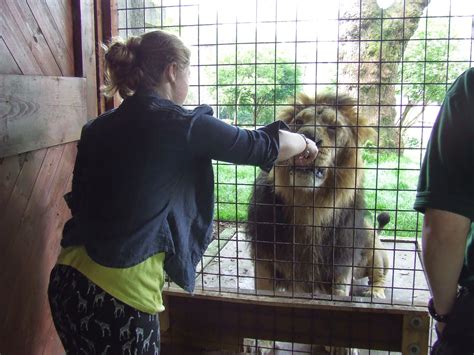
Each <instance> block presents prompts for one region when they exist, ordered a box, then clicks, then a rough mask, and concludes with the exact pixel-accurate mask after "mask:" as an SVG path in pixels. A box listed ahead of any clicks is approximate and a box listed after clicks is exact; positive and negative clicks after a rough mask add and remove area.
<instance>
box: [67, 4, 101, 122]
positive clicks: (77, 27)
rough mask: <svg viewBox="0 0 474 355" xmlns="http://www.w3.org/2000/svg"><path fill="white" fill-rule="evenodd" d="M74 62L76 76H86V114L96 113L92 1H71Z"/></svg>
mask: <svg viewBox="0 0 474 355" xmlns="http://www.w3.org/2000/svg"><path fill="white" fill-rule="evenodd" d="M72 14H73V31H74V62H75V71H76V76H82V77H85V78H87V83H86V85H87V87H86V94H87V116H88V117H90V118H92V117H96V116H97V114H98V103H97V71H96V70H97V67H96V66H97V62H96V59H97V58H96V50H95V47H96V40H95V26H94V16H95V15H94V1H93V0H83V1H77V2H73V7H72Z"/></svg>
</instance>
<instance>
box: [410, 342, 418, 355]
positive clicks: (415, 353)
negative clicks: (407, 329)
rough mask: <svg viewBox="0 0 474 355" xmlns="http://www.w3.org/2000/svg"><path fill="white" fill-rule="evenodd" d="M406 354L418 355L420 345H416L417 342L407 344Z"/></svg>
mask: <svg viewBox="0 0 474 355" xmlns="http://www.w3.org/2000/svg"><path fill="white" fill-rule="evenodd" d="M408 354H412V355H419V354H420V347H419V346H418V344H410V345H409V346H408Z"/></svg>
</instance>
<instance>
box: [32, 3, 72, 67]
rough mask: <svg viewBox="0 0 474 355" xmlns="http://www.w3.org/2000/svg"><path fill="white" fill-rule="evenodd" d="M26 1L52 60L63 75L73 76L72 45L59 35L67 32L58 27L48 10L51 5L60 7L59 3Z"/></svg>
mask: <svg viewBox="0 0 474 355" xmlns="http://www.w3.org/2000/svg"><path fill="white" fill-rule="evenodd" d="M27 3H28V6H29V8H30V9H31V12H32V14H33V17H34V19H35V20H36V22H37V23H38V25H39V31H41V33H42V34H43V35H44V38H45V40H46V43H47V45H48V47H49V49H50V51H51V53H52V55H53V57H54V60H55V61H56V63H57V64H58V66H59V68H60V70H61V74H62V75H63V76H73V75H74V58H73V53H72V47H70V44H71V43H68V42H65V41H64V40H63V37H62V35H61V33H63V32H66V33H67V31H64V30H65V28H64V27H62V28H60V27H58V26H57V24H56V21H55V19H54V18H53V16H52V14H51V12H50V10H49V9H50V7H51V6H53V9H54V8H62V6H61V4H59V3H56V4H55V5H51V6H50V7H48V5H47V4H46V3H44V2H42V1H29V2H27ZM69 27H70V26H69Z"/></svg>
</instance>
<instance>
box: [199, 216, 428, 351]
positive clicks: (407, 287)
mask: <svg viewBox="0 0 474 355" xmlns="http://www.w3.org/2000/svg"><path fill="white" fill-rule="evenodd" d="M384 246H385V248H386V251H387V253H388V255H389V259H390V264H391V267H390V271H389V273H388V275H387V278H386V280H387V281H386V285H385V286H386V299H385V300H382V299H376V300H372V301H371V300H370V299H369V298H367V299H366V300H367V302H377V303H378V302H380V303H384V304H389V305H390V304H392V305H416V306H425V305H426V304H427V302H428V299H429V297H430V294H429V290H428V285H427V283H426V279H425V276H424V273H423V268H422V264H421V259H420V256H419V250H418V246H417V243H416V241H414V240H406V239H403V240H397V241H394V240H384ZM203 265H204V271H203V272H202V266H203ZM200 270H201V272H200V273H199V274H198V276H197V278H196V289H201V290H216V289H219V290H221V291H229V290H230V291H231V292H234V293H238V292H240V291H241V292H244V293H248V292H250V293H252V291H255V287H254V267H253V262H252V260H251V258H250V254H249V242H248V241H247V239H246V238H245V233H244V228H243V226H242V225H237V226H236V225H235V224H232V223H219V224H217V223H216V224H215V228H214V241H213V242H212V243H211V245H210V247H209V248H208V250H207V252H206V255H205V257H204V258H203V263H202V264H201V265H200ZM367 281H368V280H367V279H365V280H364V279H363V280H360V281H359V282H358V283H357V284H354V285H353V287H352V295H353V296H358V295H360V294H361V292H362V291H363V290H364V289H366V288H367ZM267 353H272V354H310V353H311V346H309V345H305V344H291V343H282V342H276V343H275V344H274V349H273V350H272V351H267ZM353 353H354V354H356V353H358V354H359V355H366V354H373V355H381V354H400V353H396V352H385V351H375V350H364V349H358V350H357V351H354V352H353Z"/></svg>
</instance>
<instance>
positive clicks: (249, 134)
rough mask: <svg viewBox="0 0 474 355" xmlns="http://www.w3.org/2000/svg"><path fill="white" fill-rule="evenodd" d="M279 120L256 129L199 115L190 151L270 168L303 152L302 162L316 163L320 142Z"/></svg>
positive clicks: (194, 122) (231, 161) (212, 157)
mask: <svg viewBox="0 0 474 355" xmlns="http://www.w3.org/2000/svg"><path fill="white" fill-rule="evenodd" d="M287 127H288V126H286V125H285V124H284V123H283V122H280V121H277V122H274V123H272V124H270V125H267V126H265V127H262V128H260V129H256V130H247V129H242V128H238V127H235V126H231V125H229V124H227V123H225V122H222V121H221V120H219V119H216V118H214V117H212V116H209V115H201V116H198V117H196V118H195V119H194V120H193V122H192V125H191V128H190V130H189V134H188V144H189V148H190V151H191V152H192V153H193V154H195V155H197V156H203V157H208V158H211V159H215V160H221V161H226V162H229V163H234V164H248V165H256V166H260V168H262V169H263V170H265V171H270V169H271V168H272V166H273V164H274V163H275V162H277V161H284V160H287V159H289V158H291V157H293V156H297V155H299V154H302V157H301V158H300V159H298V160H297V163H298V164H301V165H303V164H307V163H310V162H312V161H313V160H314V159H315V157H316V154H317V148H316V144H315V143H314V142H312V141H311V140H310V139H307V141H308V143H306V142H305V138H304V137H303V136H302V135H300V134H297V133H292V132H289V131H286V130H285V128H287Z"/></svg>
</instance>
